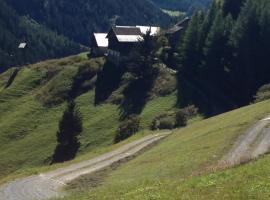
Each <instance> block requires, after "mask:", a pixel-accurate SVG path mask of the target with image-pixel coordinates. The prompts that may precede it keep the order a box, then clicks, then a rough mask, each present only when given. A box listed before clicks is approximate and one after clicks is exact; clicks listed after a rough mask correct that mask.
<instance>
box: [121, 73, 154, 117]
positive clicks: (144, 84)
mask: <svg viewBox="0 0 270 200" xmlns="http://www.w3.org/2000/svg"><path fill="white" fill-rule="evenodd" d="M154 79H155V77H153V78H150V79H142V78H141V79H136V80H135V81H133V82H131V83H130V84H129V85H128V87H127V88H126V89H125V90H124V92H123V95H124V100H123V102H122V103H121V104H120V106H119V110H120V119H121V120H124V119H126V118H127V117H128V116H130V115H133V114H135V115H138V114H140V113H141V112H142V110H143V108H144V107H145V105H146V103H147V98H148V93H149V91H150V90H151V88H152V87H153V83H154Z"/></svg>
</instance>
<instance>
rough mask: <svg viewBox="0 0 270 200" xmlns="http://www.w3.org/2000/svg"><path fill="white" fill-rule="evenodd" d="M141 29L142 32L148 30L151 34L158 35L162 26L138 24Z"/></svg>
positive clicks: (144, 32)
mask: <svg viewBox="0 0 270 200" xmlns="http://www.w3.org/2000/svg"><path fill="white" fill-rule="evenodd" d="M136 27H137V28H139V29H140V30H141V33H142V34H144V35H145V34H146V33H147V32H148V31H150V35H157V34H158V33H159V32H160V27H155V26H136Z"/></svg>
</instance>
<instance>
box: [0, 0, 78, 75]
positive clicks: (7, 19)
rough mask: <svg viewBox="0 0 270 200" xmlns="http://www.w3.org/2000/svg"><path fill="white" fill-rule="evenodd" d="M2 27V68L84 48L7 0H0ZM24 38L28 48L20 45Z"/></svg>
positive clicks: (0, 24)
mask: <svg viewBox="0 0 270 200" xmlns="http://www.w3.org/2000/svg"><path fill="white" fill-rule="evenodd" d="M23 3H24V2H23ZM0 30H1V31H0V72H1V71H3V70H5V69H6V68H7V67H10V66H14V65H23V64H27V63H32V62H36V61H39V60H44V59H48V58H55V57H63V56H67V55H70V54H75V53H78V52H80V47H79V45H78V44H75V43H73V42H71V41H70V40H69V39H67V38H66V37H64V36H60V35H58V34H57V33H56V32H53V31H50V30H49V29H48V28H46V27H45V26H42V25H40V24H38V23H37V22H36V21H34V20H32V19H31V18H29V17H26V16H20V15H18V13H17V12H16V11H15V10H14V9H13V8H12V7H10V6H9V5H8V4H6V2H5V1H4V0H0ZM21 42H26V43H27V46H26V48H25V49H18V46H19V44H20V43H21Z"/></svg>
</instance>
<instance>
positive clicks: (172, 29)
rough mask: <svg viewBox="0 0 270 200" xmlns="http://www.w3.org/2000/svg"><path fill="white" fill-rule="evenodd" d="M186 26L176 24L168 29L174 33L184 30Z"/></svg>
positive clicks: (168, 31) (169, 32) (170, 32)
mask: <svg viewBox="0 0 270 200" xmlns="http://www.w3.org/2000/svg"><path fill="white" fill-rule="evenodd" d="M183 29H184V28H183V27H179V26H174V27H172V28H170V29H169V30H167V32H166V33H167V34H173V33H176V32H178V31H181V30H183Z"/></svg>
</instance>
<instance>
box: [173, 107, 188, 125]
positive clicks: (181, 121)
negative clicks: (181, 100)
mask: <svg viewBox="0 0 270 200" xmlns="http://www.w3.org/2000/svg"><path fill="white" fill-rule="evenodd" d="M186 125H187V114H186V113H185V111H184V110H180V111H178V112H177V113H176V115H175V127H183V126H186Z"/></svg>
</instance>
